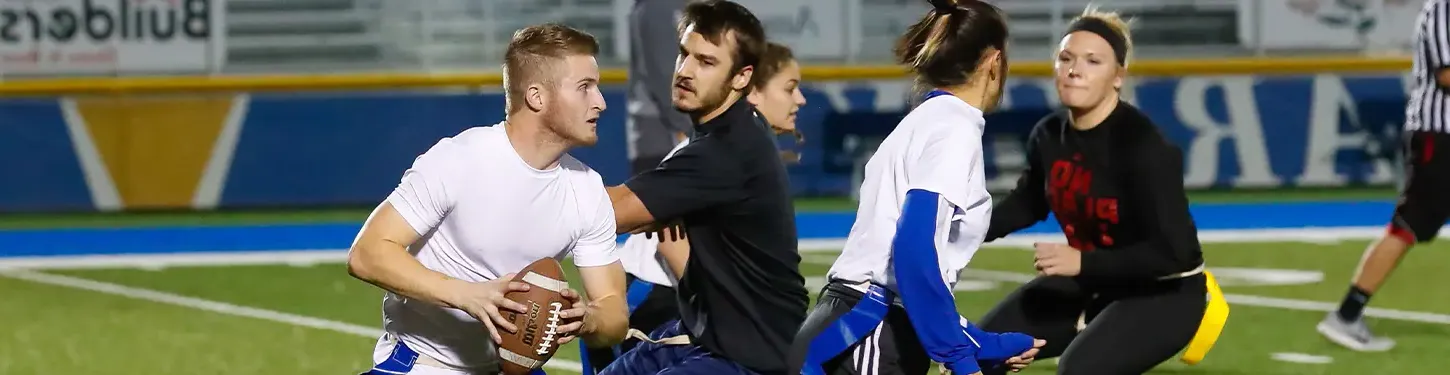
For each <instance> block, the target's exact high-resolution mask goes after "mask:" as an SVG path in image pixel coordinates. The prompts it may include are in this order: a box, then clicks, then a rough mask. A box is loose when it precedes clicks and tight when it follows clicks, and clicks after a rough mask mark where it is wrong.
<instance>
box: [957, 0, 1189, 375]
mask: <svg viewBox="0 0 1450 375" xmlns="http://www.w3.org/2000/svg"><path fill="white" fill-rule="evenodd" d="M1131 49H1132V39H1131V38H1130V36H1129V34H1128V27H1127V26H1126V23H1125V22H1123V20H1122V19H1120V18H1119V17H1118V16H1117V14H1115V13H1107V12H1099V11H1096V10H1094V9H1088V10H1087V11H1086V12H1084V14H1083V15H1082V16H1081V17H1079V18H1077V19H1076V20H1074V22H1073V23H1072V24H1071V26H1070V27H1069V29H1068V32H1067V33H1066V35H1064V36H1063V37H1062V41H1061V43H1060V44H1059V48H1058V51H1057V56H1056V58H1055V65H1054V69H1055V71H1056V85H1057V94H1058V98H1059V99H1060V100H1061V102H1062V106H1063V107H1064V108H1065V109H1064V110H1062V111H1059V112H1058V113H1055V114H1052V115H1049V116H1047V117H1046V118H1044V119H1042V121H1041V122H1039V123H1038V124H1037V126H1036V127H1035V128H1034V129H1033V131H1032V135H1031V137H1030V138H1029V140H1028V151H1027V158H1028V170H1027V171H1025V172H1024V173H1023V175H1022V177H1021V179H1019V180H1018V182H1017V188H1016V189H1015V190H1013V191H1012V193H1011V194H1010V195H1008V196H1007V198H1006V199H1005V200H1003V201H1002V202H1001V203H999V204H997V206H996V207H995V208H993V210H992V211H993V215H992V221H991V229H990V230H989V231H988V232H987V240H988V241H992V240H995V239H997V238H1001V237H1003V236H1006V235H1007V234H1009V233H1012V232H1014V231H1017V230H1020V229H1023V228H1026V227H1028V226H1030V225H1032V224H1033V223H1036V222H1038V221H1041V220H1043V219H1045V218H1047V214H1048V212H1052V213H1053V214H1054V215H1055V216H1056V217H1057V219H1058V221H1059V222H1060V225H1061V226H1062V231H1063V234H1065V235H1066V237H1067V239H1068V243H1067V244H1065V245H1064V244H1037V245H1036V258H1035V259H1036V267H1037V271H1038V275H1039V277H1038V278H1037V279H1035V280H1032V281H1031V282H1028V283H1027V284H1025V285H1023V286H1022V287H1020V288H1019V289H1017V290H1016V291H1015V292H1013V293H1012V294H1011V295H1009V296H1008V297H1007V298H1006V299H1005V300H1004V301H1003V302H1001V304H999V305H997V306H996V307H995V308H994V309H993V310H992V311H991V312H989V313H988V314H987V315H986V317H984V318H983V319H982V328H983V329H987V330H993V331H1014V332H1025V333H1027V334H1030V335H1032V336H1034V337H1039V338H1043V339H1046V340H1047V346H1046V347H1044V348H1043V349H1042V351H1041V352H1039V353H1038V357H1039V358H1050V357H1057V356H1061V357H1062V359H1061V360H1060V362H1059V365H1058V373H1059V374H1141V373H1144V372H1146V371H1148V370H1150V369H1152V368H1153V367H1154V366H1157V365H1158V364H1159V363H1162V362H1163V361H1165V360H1167V359H1169V358H1171V357H1173V356H1174V355H1175V354H1177V353H1179V351H1180V350H1183V349H1184V347H1185V346H1188V344H1189V342H1190V340H1193V339H1194V337H1195V333H1196V332H1197V331H1198V328H1199V325H1200V322H1201V321H1202V320H1203V318H1204V310H1205V299H1204V296H1205V294H1206V293H1207V288H1208V287H1207V283H1208V282H1209V279H1207V278H1206V277H1205V275H1204V274H1203V255H1202V252H1201V250H1200V248H1199V242H1198V236H1197V229H1196V228H1195V225H1194V223H1193V218H1192V217H1191V216H1190V215H1189V212H1188V199H1187V198H1186V197H1185V196H1184V191H1183V155H1182V151H1180V150H1179V149H1178V147H1177V146H1175V145H1174V144H1172V143H1170V142H1169V141H1168V140H1167V139H1165V138H1164V137H1163V135H1162V134H1161V133H1160V132H1159V131H1158V128H1157V127H1156V126H1155V125H1154V124H1153V121H1152V120H1151V119H1149V118H1148V116H1147V115H1145V114H1143V113H1142V112H1140V111H1139V110H1138V109H1137V108H1135V107H1134V106H1133V105H1131V104H1128V103H1126V102H1123V101H1122V100H1121V98H1119V91H1120V90H1121V88H1122V85H1123V80H1124V79H1125V78H1126V75H1127V67H1128V58H1129V54H1130V52H1131ZM1210 345H1211V344H1210ZM1002 372H1003V371H1001V370H987V371H985V373H987V374H994V373H1002Z"/></svg>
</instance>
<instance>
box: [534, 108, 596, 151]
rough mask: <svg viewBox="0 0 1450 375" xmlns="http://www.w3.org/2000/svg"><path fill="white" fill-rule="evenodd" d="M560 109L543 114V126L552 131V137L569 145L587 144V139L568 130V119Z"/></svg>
mask: <svg viewBox="0 0 1450 375" xmlns="http://www.w3.org/2000/svg"><path fill="white" fill-rule="evenodd" d="M567 117H568V116H566V115H565V114H564V113H562V111H550V113H548V114H546V115H544V128H545V129H549V132H550V133H553V135H554V139H555V140H557V141H559V142H563V143H565V144H568V145H571V146H589V142H588V140H587V139H579V137H576V136H575V135H574V134H571V133H570V132H569V121H570V120H569V119H568V118H567Z"/></svg>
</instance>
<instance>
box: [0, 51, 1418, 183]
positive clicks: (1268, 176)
mask: <svg viewBox="0 0 1450 375" xmlns="http://www.w3.org/2000/svg"><path fill="white" fill-rule="evenodd" d="M909 87H910V84H909V82H906V81H904V80H874V81H821V82H813V83H810V84H809V85H807V87H806V88H805V90H804V91H805V95H806V98H807V100H808V101H809V104H807V106H806V108H804V109H803V110H802V111H801V113H800V116H799V126H800V127H801V129H802V130H803V131H804V132H805V133H806V137H807V143H806V144H805V146H804V148H803V150H802V151H804V158H803V161H802V164H800V165H797V166H794V167H792V169H791V173H792V182H793V187H794V189H795V190H796V192H797V193H798V194H802V195H846V194H849V193H850V189H851V173H852V171H853V170H854V168H853V166H854V165H856V163H857V162H859V160H860V159H861V157H862V155H864V153H865V151H864V150H865V149H868V148H869V147H868V145H870V144H871V142H872V140H873V139H879V137H881V136H883V135H884V134H886V133H887V132H889V131H890V130H891V128H892V127H893V126H894V125H895V122H896V120H898V119H899V118H900V117H901V116H902V114H903V112H904V111H905V109H906V106H907V99H908V89H909ZM1051 87H1052V86H1051V82H1050V81H1047V80H1043V79H1014V80H1011V82H1010V83H1009V84H1008V88H1007V94H1006V95H1005V98H1004V103H1003V104H1004V105H1003V107H1002V109H1001V110H1000V111H999V112H998V113H995V114H993V115H990V116H989V119H988V127H987V129H988V130H987V135H986V139H985V141H986V142H985V143H986V151H987V152H986V159H987V173H988V176H989V178H990V179H991V181H990V184H991V185H992V186H994V187H997V188H1005V187H1008V186H1011V183H1012V181H1013V180H1014V179H1015V176H1016V171H1017V170H1018V168H1020V167H1021V164H1022V162H1023V158H1022V155H1021V151H1022V147H1021V146H1022V141H1023V139H1024V138H1025V135H1026V134H1027V132H1028V131H1029V130H1030V129H1031V127H1032V126H1033V124H1034V123H1035V122H1036V120H1037V119H1038V118H1040V117H1041V116H1043V115H1045V114H1046V113H1048V112H1049V111H1051V110H1052V106H1051V104H1050V103H1052V102H1053V100H1052V97H1053V95H1054V94H1053V91H1052V88H1051ZM1405 87H1406V78H1405V77H1404V76H1403V75H1402V74H1399V73H1393V74H1380V75H1373V74H1371V75H1335V74H1322V75H1299V76H1262V77H1256V76H1191V77H1170V78H1142V79H1135V80H1134V81H1133V82H1132V84H1131V85H1129V86H1128V87H1127V88H1125V90H1124V93H1125V96H1126V97H1128V98H1129V100H1130V101H1132V102H1134V103H1136V104H1137V105H1139V106H1140V107H1141V108H1142V109H1143V110H1144V111H1145V112H1147V113H1148V114H1149V116H1151V117H1152V118H1153V119H1155V120H1156V121H1157V122H1158V124H1159V125H1160V127H1161V128H1162V130H1163V132H1164V133H1165V134H1166V135H1167V136H1168V137H1169V138H1171V139H1172V140H1173V141H1174V142H1176V143H1177V144H1179V145H1180V146H1181V147H1182V148H1183V150H1184V153H1185V156H1186V157H1185V160H1186V165H1185V176H1184V178H1185V182H1186V183H1187V184H1188V186H1190V187H1192V188H1208V187H1286V186H1344V185H1351V184H1387V183H1389V182H1391V181H1392V177H1393V175H1392V173H1391V168H1390V166H1391V163H1389V162H1387V161H1382V160H1381V161H1377V159H1375V158H1373V157H1370V154H1372V153H1373V152H1374V151H1375V150H1377V149H1383V148H1382V147H1380V148H1377V147H1376V146H1374V145H1375V144H1378V145H1381V146H1383V145H1393V144H1395V143H1394V141H1393V139H1392V138H1388V137H1389V136H1392V135H1393V134H1394V131H1393V130H1395V129H1397V128H1398V126H1399V124H1400V123H1401V122H1402V121H1403V117H1404V114H1403V112H1404V110H1403V107H1404V103H1405V101H1406V95H1405ZM605 98H606V100H607V102H608V103H609V109H608V110H607V111H606V112H605V114H604V117H603V118H602V119H601V120H600V122H599V126H598V129H599V130H598V131H599V135H600V141H599V144H598V145H597V146H595V147H591V148H585V149H579V150H575V151H574V152H573V154H574V155H575V156H576V157H578V158H580V159H582V160H584V161H585V162H587V163H588V164H589V165H591V166H593V167H594V168H595V169H597V170H599V171H600V172H601V173H602V174H603V175H604V176H605V179H606V182H607V183H611V184H613V183H619V182H622V181H623V180H624V179H625V178H627V177H628V176H627V172H628V169H629V168H628V163H627V161H626V151H625V150H626V147H625V103H624V92H623V90H622V89H621V88H620V87H609V88H607V90H606V92H605ZM503 104H504V101H503V97H502V96H501V95H500V94H499V93H496V92H486V93H477V92H459V91H436V90H435V91H365V92H329V93H281V94H277V93H266V94H262V93H258V94H237V95H231V94H228V95H210V96H209V95H181V96H148V97H75V98H41V99H4V100H0V176H3V177H0V212H17V211H86V210H122V209H136V208H197V209H211V208H240V207H279V206H280V207H307V206H338V205H372V204H375V203H376V202H377V201H379V200H381V199H382V198H383V197H385V196H386V195H387V193H388V191H389V190H390V189H392V187H393V186H394V185H395V184H396V183H397V180H398V178H399V177H400V176H401V174H402V172H403V171H404V170H405V169H406V168H407V167H408V165H409V164H410V163H411V162H412V160H413V158H414V157H415V156H416V155H417V154H419V153H421V152H423V151H425V150H427V149H428V147H429V146H430V145H432V144H433V143H434V142H435V141H437V140H438V139H439V138H441V137H447V136H450V135H453V134H456V133H458V132H459V131H461V130H463V129H466V128H468V127H472V126H486V125H490V124H493V123H497V122H498V121H500V120H501V119H502V116H503ZM782 144H783V145H789V143H788V142H784V141H783V142H782Z"/></svg>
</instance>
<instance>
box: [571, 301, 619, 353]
mask: <svg viewBox="0 0 1450 375" xmlns="http://www.w3.org/2000/svg"><path fill="white" fill-rule="evenodd" d="M584 316H585V318H584V319H585V321H584V329H583V330H582V331H583V332H582V334H581V335H580V337H583V338H584V343H585V345H586V346H588V347H591V348H603V347H609V346H613V345H615V344H618V343H620V342H622V341H624V339H625V337H626V336H628V333H629V306H627V305H626V304H625V302H624V298H623V297H620V296H608V297H604V298H600V299H598V300H595V301H591V302H590V303H589V313H588V314H586V315H584Z"/></svg>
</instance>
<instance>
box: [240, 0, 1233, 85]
mask: <svg viewBox="0 0 1450 375" xmlns="http://www.w3.org/2000/svg"><path fill="white" fill-rule="evenodd" d="M838 1H839V0H838ZM859 1H860V7H861V14H865V15H870V16H869V17H860V26H861V34H860V40H859V41H857V43H858V44H859V47H858V48H857V49H855V50H856V51H857V52H856V53H854V54H852V55H851V56H847V57H846V58H845V59H844V60H845V61H841V60H842V59H836V61H820V62H821V63H843V62H851V63H882V62H886V61H889V58H890V51H891V48H890V46H891V43H892V41H893V40H894V39H895V38H896V37H897V36H899V35H900V33H901V30H903V29H905V27H906V26H907V25H910V24H911V23H912V22H915V21H916V19H917V18H918V17H920V16H921V14H922V12H923V11H924V10H925V7H926V5H925V2H923V1H917V0H859ZM841 3H842V4H845V3H847V1H841ZM999 3H1000V5H1001V7H1002V8H1003V9H1004V10H1006V11H1007V12H1008V13H1009V14H1010V15H1011V17H1012V24H1011V26H1012V32H1013V41H1012V42H1013V55H1014V58H1018V59H1022V58H1025V59H1042V58H1046V56H1047V55H1046V53H1047V51H1048V50H1049V48H1050V47H1051V45H1052V40H1053V39H1055V36H1056V35H1058V34H1060V33H1061V31H1062V30H1063V29H1064V28H1065V27H1066V25H1067V22H1068V21H1069V20H1071V18H1072V17H1073V16H1075V15H1077V14H1079V13H1081V12H1082V10H1083V9H1084V8H1086V7H1087V6H1089V5H1092V4H1096V5H1099V6H1102V7H1105V8H1109V9H1114V10H1117V11H1120V12H1122V13H1124V14H1126V15H1129V16H1131V17H1133V18H1134V19H1135V21H1134V28H1135V34H1136V35H1135V36H1136V43H1137V45H1138V46H1139V50H1138V51H1137V54H1138V56H1148V57H1152V56H1163V55H1173V56H1183V55H1184V54H1189V55H1190V56H1191V55H1210V54H1211V55H1220V56H1221V55H1237V54H1244V53H1247V51H1245V50H1244V49H1243V48H1241V47H1239V46H1238V40H1237V34H1236V24H1235V22H1236V17H1237V5H1236V4H1237V1H1234V0H1156V1H1148V0H1107V1H1102V0H1100V1H1088V0H1063V1H1050V0H1025V1H1001V2H999ZM628 5H629V4H628V3H625V4H624V5H623V6H625V7H627V6H628ZM620 6H621V5H620V4H616V2H615V1H611V0H498V1H477V0H419V1H385V0H286V1H283V0H235V1H231V2H229V3H228V11H229V12H230V14H229V15H228V20H227V23H228V31H229V33H230V35H228V38H229V40H228V45H229V47H228V55H229V57H228V61H227V69H229V70H232V71H247V72H253V71H272V70H289V71H295V70H337V69H348V68H355V69H419V68H421V69H439V70H447V69H478V68H491V67H492V64H491V63H488V62H489V61H496V60H497V59H498V57H499V55H500V54H501V53H502V51H503V49H504V46H505V45H507V43H508V38H509V37H510V36H511V34H512V30H517V29H518V28H520V27H522V26H524V25H528V24H533V23H539V22H543V21H546V20H552V21H561V22H564V23H567V24H569V25H572V26H575V27H579V28H582V29H584V30H587V31H589V32H591V33H593V34H594V35H595V36H596V37H598V38H599V39H600V45H601V47H602V49H603V51H602V52H603V53H602V54H601V55H602V57H603V62H604V63H606V64H611V65H618V64H622V61H623V60H622V58H623V55H624V54H623V53H622V51H620V50H619V45H618V44H617V43H616V41H615V35H616V33H617V32H618V27H619V26H620V25H617V24H618V23H619V22H620V20H621V18H620V17H619V12H620V10H619V9H617V8H618V7H620Z"/></svg>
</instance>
